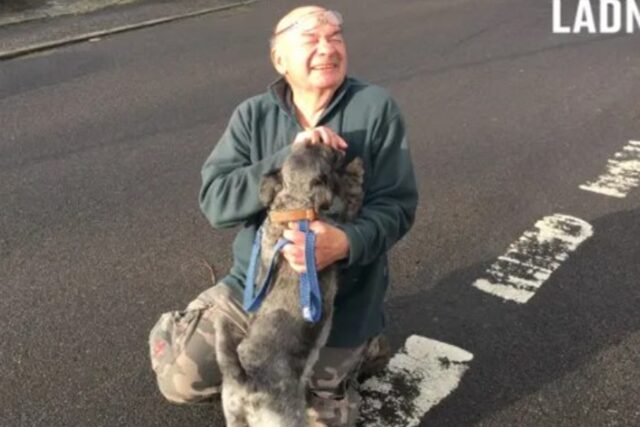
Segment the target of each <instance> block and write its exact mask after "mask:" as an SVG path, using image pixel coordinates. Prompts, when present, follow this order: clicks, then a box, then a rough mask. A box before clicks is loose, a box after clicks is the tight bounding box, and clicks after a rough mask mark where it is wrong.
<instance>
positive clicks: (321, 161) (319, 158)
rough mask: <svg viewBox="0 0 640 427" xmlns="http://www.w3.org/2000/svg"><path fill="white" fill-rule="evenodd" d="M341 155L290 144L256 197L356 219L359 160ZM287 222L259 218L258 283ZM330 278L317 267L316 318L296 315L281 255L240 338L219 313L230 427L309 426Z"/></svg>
mask: <svg viewBox="0 0 640 427" xmlns="http://www.w3.org/2000/svg"><path fill="white" fill-rule="evenodd" d="M344 157H345V156H344V154H343V153H342V152H340V151H337V150H334V149H332V148H330V147H328V146H326V145H324V144H315V145H314V144H298V145H296V146H295V147H294V149H293V151H292V153H291V154H290V155H289V157H287V159H286V160H285V162H284V165H283V166H282V169H281V171H279V172H276V173H273V174H270V175H268V176H265V177H264V178H263V180H262V183H261V191H260V199H261V201H262V203H263V204H264V205H265V206H268V207H269V208H270V209H271V210H297V209H314V210H315V211H316V212H317V213H318V214H319V218H320V219H321V220H323V221H327V222H330V221H331V220H329V219H328V218H327V217H326V215H325V214H326V211H327V209H329V208H330V207H331V211H332V213H337V214H338V215H337V216H338V217H337V220H338V221H341V222H344V221H348V220H350V219H353V218H355V216H356V214H357V213H358V211H359V209H360V206H361V205H362V198H363V193H362V182H363V175H364V171H363V167H362V161H361V160H360V159H355V160H353V161H352V162H351V163H349V164H348V165H345V158H344ZM336 211H337V212H336ZM286 227H287V224H286V223H284V224H283V223H276V222H272V221H271V220H270V219H269V218H267V219H266V220H265V223H264V233H263V239H262V252H261V254H262V255H261V266H260V273H259V274H258V281H257V282H258V283H261V281H262V277H264V274H266V271H267V269H268V265H269V261H270V259H271V257H272V255H273V246H274V244H275V243H276V241H277V240H278V239H279V238H280V237H281V236H282V233H283V231H284V230H285V228H286ZM337 281H338V270H337V266H336V265H335V264H334V265H331V266H329V267H327V268H325V269H323V270H322V271H321V272H319V273H318V282H319V284H320V289H321V292H322V318H321V320H320V321H319V322H317V323H308V322H306V321H305V320H304V319H303V317H302V314H301V307H300V301H299V291H298V288H299V275H298V274H297V273H296V272H295V271H294V270H293V269H291V267H290V266H289V264H288V263H287V262H286V260H284V259H283V257H280V260H279V261H278V265H277V267H276V271H275V274H274V278H273V283H272V286H271V290H270V291H269V293H268V294H267V297H266V298H265V300H264V302H263V303H262V305H261V307H260V309H259V310H258V311H257V312H256V313H254V314H250V315H249V328H248V333H247V335H246V336H243V334H242V332H240V331H239V330H238V329H237V328H236V327H235V325H233V324H231V323H230V322H229V320H227V319H225V317H224V316H219V318H218V319H217V320H216V353H217V359H218V364H219V367H220V370H221V372H222V376H223V386H222V402H223V408H224V414H225V418H226V420H227V425H228V426H229V427H246V426H250V427H266V426H269V427H305V426H308V425H310V423H311V421H310V419H309V415H308V413H307V402H306V385H307V380H308V378H309V376H310V374H311V369H312V367H313V365H314V363H315V362H316V360H317V358H318V353H319V350H320V348H321V347H323V346H324V344H325V343H326V340H327V337H328V334H329V329H330V327H331V319H332V315H333V300H334V297H335V294H336V289H337Z"/></svg>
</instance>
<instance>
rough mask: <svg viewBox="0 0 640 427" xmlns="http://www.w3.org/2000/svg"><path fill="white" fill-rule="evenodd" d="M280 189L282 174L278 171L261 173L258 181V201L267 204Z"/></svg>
mask: <svg viewBox="0 0 640 427" xmlns="http://www.w3.org/2000/svg"><path fill="white" fill-rule="evenodd" d="M280 190H282V175H280V171H274V172H270V173H268V174H266V175H263V176H262V180H261V181H260V201H261V202H262V204H263V205H264V206H269V205H270V204H271V202H273V199H274V198H275V197H276V194H278V193H279V192H280Z"/></svg>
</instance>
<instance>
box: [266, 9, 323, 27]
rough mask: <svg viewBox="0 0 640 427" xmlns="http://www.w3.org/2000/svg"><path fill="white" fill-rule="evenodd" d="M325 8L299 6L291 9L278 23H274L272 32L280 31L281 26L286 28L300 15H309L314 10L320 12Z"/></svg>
mask: <svg viewBox="0 0 640 427" xmlns="http://www.w3.org/2000/svg"><path fill="white" fill-rule="evenodd" d="M325 10H326V9H325V8H323V7H320V6H301V7H297V8H295V9H293V10H292V11H291V12H289V13H287V14H286V15H285V16H284V17H282V19H280V21H278V25H276V29H275V31H274V33H277V32H278V31H281V30H282V29H283V28H286V27H288V26H290V25H291V24H293V23H294V22H296V21H297V20H298V19H300V17H302V16H305V15H309V14H311V13H315V12H322V11H325Z"/></svg>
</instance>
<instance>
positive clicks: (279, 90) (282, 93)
mask: <svg viewBox="0 0 640 427" xmlns="http://www.w3.org/2000/svg"><path fill="white" fill-rule="evenodd" d="M351 81H352V79H351V77H348V76H347V77H345V79H344V81H343V82H342V84H341V85H340V87H339V88H338V90H336V93H334V94H333V98H332V99H331V101H330V102H329V105H328V106H327V108H325V110H324V113H322V116H320V119H319V120H318V124H321V123H322V121H323V120H324V118H325V117H327V116H328V115H329V114H330V113H331V111H333V110H334V108H335V107H336V106H337V105H338V104H339V103H340V101H341V100H342V98H344V95H345V94H346V93H347V91H348V90H349V87H350V86H351V83H352V82H351ZM269 92H270V94H271V97H272V99H273V100H274V102H275V103H276V104H278V107H280V108H281V109H282V110H283V111H285V112H286V113H287V114H288V115H289V116H290V117H291V118H293V119H294V120H296V121H297V118H296V115H295V111H294V106H293V92H292V91H291V87H290V86H289V84H288V83H287V81H286V80H285V79H284V77H280V78H279V79H278V80H276V81H275V82H273V83H271V85H269Z"/></svg>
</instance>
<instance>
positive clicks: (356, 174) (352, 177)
mask: <svg viewBox="0 0 640 427" xmlns="http://www.w3.org/2000/svg"><path fill="white" fill-rule="evenodd" d="M343 178H344V179H347V180H349V182H350V183H351V184H352V185H359V186H362V183H363V182H364V164H363V163H362V159H361V158H360V157H356V158H354V159H353V160H351V161H350V162H349V164H347V165H346V166H345V167H344V172H343Z"/></svg>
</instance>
